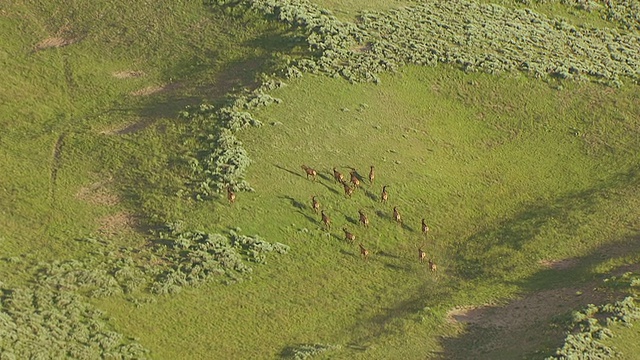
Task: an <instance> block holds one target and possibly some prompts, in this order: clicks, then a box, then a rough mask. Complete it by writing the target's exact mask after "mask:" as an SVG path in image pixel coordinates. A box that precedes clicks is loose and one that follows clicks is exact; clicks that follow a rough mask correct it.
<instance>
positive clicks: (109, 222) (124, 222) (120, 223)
mask: <svg viewBox="0 0 640 360" xmlns="http://www.w3.org/2000/svg"><path fill="white" fill-rule="evenodd" d="M98 223H99V227H98V232H99V233H100V234H101V235H104V236H116V235H121V234H124V233H130V232H133V229H134V227H136V226H137V225H138V219H137V218H136V217H135V216H133V215H131V214H129V213H127V212H125V211H121V212H118V213H115V214H111V215H107V216H103V217H102V218H100V219H98Z"/></svg>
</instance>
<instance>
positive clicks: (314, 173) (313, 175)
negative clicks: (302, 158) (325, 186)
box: [301, 165, 318, 181]
mask: <svg viewBox="0 0 640 360" xmlns="http://www.w3.org/2000/svg"><path fill="white" fill-rule="evenodd" d="M301 168H302V169H303V170H304V171H305V172H306V173H307V179H309V176H311V178H312V179H313V181H316V177H317V176H318V172H317V171H315V170H314V169H312V168H310V167H308V166H307V165H302V166H301Z"/></svg>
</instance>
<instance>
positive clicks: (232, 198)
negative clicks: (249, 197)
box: [227, 185, 236, 204]
mask: <svg viewBox="0 0 640 360" xmlns="http://www.w3.org/2000/svg"><path fill="white" fill-rule="evenodd" d="M227 200H229V203H231V204H233V203H234V202H235V201H236V193H235V192H233V187H232V186H231V185H229V186H227Z"/></svg>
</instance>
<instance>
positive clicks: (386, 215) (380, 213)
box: [376, 210, 391, 220]
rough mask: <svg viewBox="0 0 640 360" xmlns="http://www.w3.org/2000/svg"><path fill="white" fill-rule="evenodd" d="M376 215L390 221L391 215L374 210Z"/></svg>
mask: <svg viewBox="0 0 640 360" xmlns="http://www.w3.org/2000/svg"><path fill="white" fill-rule="evenodd" d="M376 215H378V217H379V218H381V219H386V220H391V215H389V214H387V213H385V212H384V211H382V210H376Z"/></svg>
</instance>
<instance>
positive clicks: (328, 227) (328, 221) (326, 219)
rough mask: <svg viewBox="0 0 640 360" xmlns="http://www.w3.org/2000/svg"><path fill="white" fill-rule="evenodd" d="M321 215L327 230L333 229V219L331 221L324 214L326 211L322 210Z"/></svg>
mask: <svg viewBox="0 0 640 360" xmlns="http://www.w3.org/2000/svg"><path fill="white" fill-rule="evenodd" d="M320 214H321V215H322V223H323V224H324V226H325V227H326V228H327V229H331V219H329V216H328V215H327V214H325V213H324V210H322V211H321V212H320Z"/></svg>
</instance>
